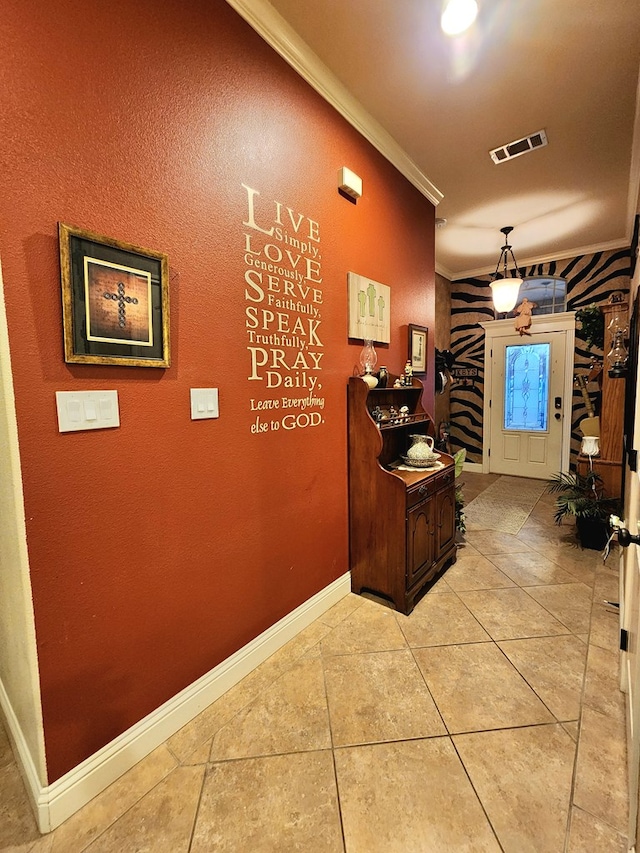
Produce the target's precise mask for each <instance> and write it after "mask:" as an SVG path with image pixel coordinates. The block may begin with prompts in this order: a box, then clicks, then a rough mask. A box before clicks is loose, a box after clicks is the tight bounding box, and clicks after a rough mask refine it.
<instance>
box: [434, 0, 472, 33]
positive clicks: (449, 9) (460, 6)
mask: <svg viewBox="0 0 640 853" xmlns="http://www.w3.org/2000/svg"><path fill="white" fill-rule="evenodd" d="M477 15H478V4H477V2H476V0H445V2H444V3H443V9H442V15H441V17H440V26H441V27H442V31H443V32H444V33H446V34H447V35H448V36H458V35H460V34H461V33H464V32H465V31H466V30H468V29H469V27H470V26H471V25H472V24H473V22H474V21H475V19H476V17H477Z"/></svg>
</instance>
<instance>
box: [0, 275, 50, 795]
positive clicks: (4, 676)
mask: <svg viewBox="0 0 640 853" xmlns="http://www.w3.org/2000/svg"><path fill="white" fill-rule="evenodd" d="M0 697H1V699H2V703H3V704H4V706H5V707H4V712H5V715H6V716H7V721H8V722H10V723H12V725H11V729H12V733H13V735H14V736H16V737H19V733H18V732H16V731H15V728H16V724H17V727H18V728H19V730H20V733H21V735H22V738H23V739H24V744H23V746H24V745H25V744H26V747H27V749H28V750H29V753H30V755H31V759H32V761H33V768H32V770H35V773H36V774H37V776H38V778H39V780H40V783H41V784H42V785H46V782H47V776H46V763H45V755H44V737H43V727H42V709H41V704H40V682H39V678H38V660H37V656H36V636H35V626H34V620H33V605H32V600H31V582H30V578H29V561H28V556H27V542H26V533H25V524H24V504H23V496H22V478H21V473H20V456H19V452H18V432H17V427H16V411H15V402H14V396H13V380H12V377H11V360H10V354H9V340H8V337H7V317H6V313H5V305H4V290H3V287H2V272H1V270H0ZM11 717H13V719H12V720H11V719H10V718H11ZM25 769H26V768H25Z"/></svg>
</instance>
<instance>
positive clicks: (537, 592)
mask: <svg viewBox="0 0 640 853" xmlns="http://www.w3.org/2000/svg"><path fill="white" fill-rule="evenodd" d="M527 592H528V593H529V595H530V596H531V597H532V598H535V600H536V601H537V602H538V604H541V605H542V606H543V607H544V608H545V609H546V610H548V611H549V612H550V613H551V614H552V615H553V616H555V617H556V619H557V620H558V621H559V622H562V624H563V625H566V626H567V628H568V629H569V630H570V631H571V632H572V633H574V634H583V633H585V632H588V631H589V625H590V622H591V595H592V593H591V589H590V588H589V587H588V586H585V585H584V584H583V583H560V584H554V585H553V586H531V587H527Z"/></svg>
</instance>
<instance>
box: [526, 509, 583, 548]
mask: <svg viewBox="0 0 640 853" xmlns="http://www.w3.org/2000/svg"><path fill="white" fill-rule="evenodd" d="M548 519H549V520H545V519H542V518H540V516H539V515H538V514H536V515H535V516H534V517H531V516H529V518H528V519H527V521H526V522H525V523H524V525H523V526H522V528H521V529H520V532H519V533H518V539H520V540H521V541H523V542H526V543H527V545H530V546H531V547H532V548H533V549H534V550H536V551H540V550H541V548H546V547H549V546H551V547H554V546H556V545H558V546H568V547H573V548H575V549H577V547H578V546H577V543H576V538H575V527H571V528H569V527H568V526H566V525H556V524H554V523H553V521H552V519H553V511H552V510H551V509H550V510H549V514H548Z"/></svg>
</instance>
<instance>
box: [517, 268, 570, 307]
mask: <svg viewBox="0 0 640 853" xmlns="http://www.w3.org/2000/svg"><path fill="white" fill-rule="evenodd" d="M525 296H526V297H527V299H528V300H529V302H535V304H536V306H537V307H536V308H534V312H533V313H534V314H561V313H562V312H563V311H566V310H567V282H566V279H564V278H556V276H552V275H549V276H530V277H529V278H525V279H523V282H522V284H521V285H520V293H519V294H518V304H519V303H520V302H522V299H523V297H525Z"/></svg>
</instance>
